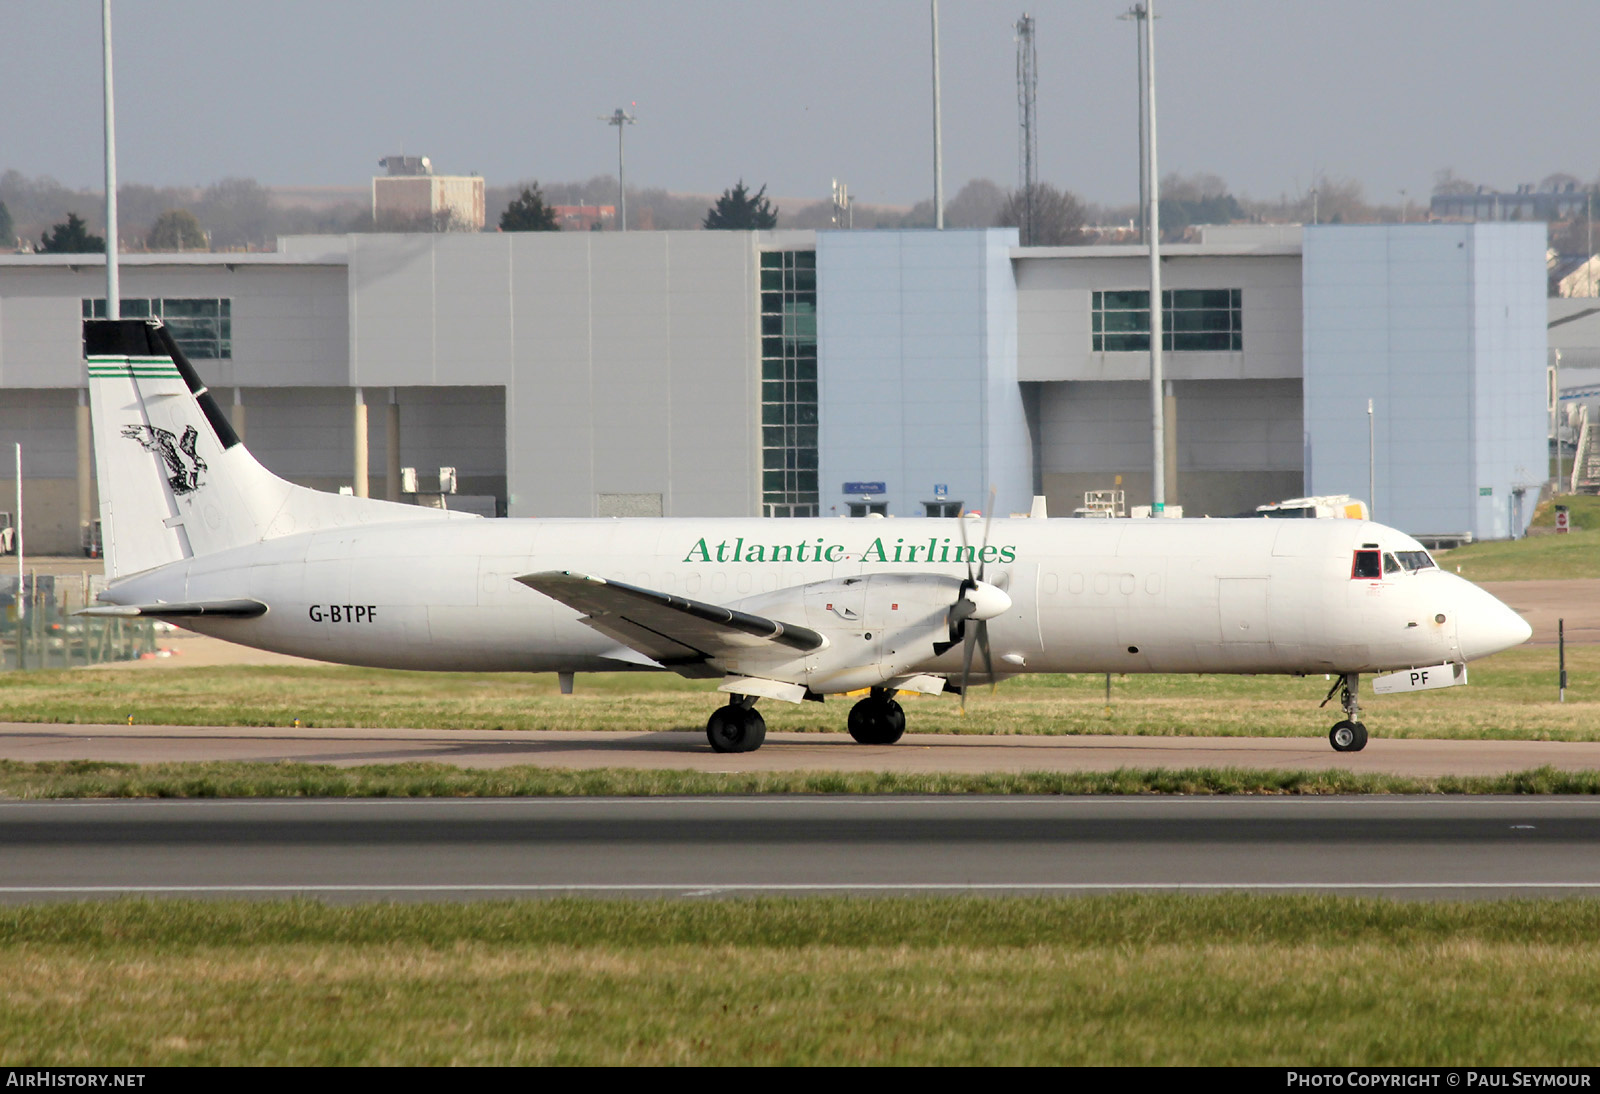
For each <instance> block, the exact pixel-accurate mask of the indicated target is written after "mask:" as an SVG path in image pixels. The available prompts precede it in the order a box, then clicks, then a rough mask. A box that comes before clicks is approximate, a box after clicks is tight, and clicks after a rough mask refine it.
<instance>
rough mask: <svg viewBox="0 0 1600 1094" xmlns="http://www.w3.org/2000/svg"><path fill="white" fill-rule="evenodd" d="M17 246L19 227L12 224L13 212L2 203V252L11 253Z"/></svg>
mask: <svg viewBox="0 0 1600 1094" xmlns="http://www.w3.org/2000/svg"><path fill="white" fill-rule="evenodd" d="M16 245H17V226H16V225H15V224H14V223H12V220H11V210H10V209H7V208H6V203H5V202H3V201H0V251H9V250H11V249H12V248H14V247H15V246H16Z"/></svg>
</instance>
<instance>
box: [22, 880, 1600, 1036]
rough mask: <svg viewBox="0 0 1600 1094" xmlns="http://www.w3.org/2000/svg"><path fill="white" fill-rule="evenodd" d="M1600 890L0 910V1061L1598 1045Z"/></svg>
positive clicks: (165, 904)
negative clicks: (1410, 900) (1544, 895)
mask: <svg viewBox="0 0 1600 1094" xmlns="http://www.w3.org/2000/svg"><path fill="white" fill-rule="evenodd" d="M1597 939H1600V902H1595V901H1568V902H1557V901H1544V902H1498V903H1476V904H1443V903H1417V904H1403V903H1398V902H1382V901H1363V900H1351V899H1337V898H1323V897H1296V896H1277V897H1253V896H1238V895H1227V896H1211V897H1175V896H1151V895H1141V896H1116V897H1103V898H1085V899H1072V900H1034V899H1007V900H990V899H972V898H966V899H962V898H950V899H917V900H865V899H854V900H852V899H818V900H804V901H801V900H750V901H744V900H729V901H714V902H706V903H695V902H687V901H677V902H646V901H639V902H631V901H617V902H605V901H577V900H563V901H550V902H521V903H492V904H490V903H483V904H467V905H442V904H441V905H435V904H408V905H366V906H353V907H329V906H324V905H319V904H311V903H296V902H285V903H275V904H259V905H251V904H241V903H202V902H177V901H174V902H161V903H156V902H149V903H146V902H135V901H125V902H116V903H110V904H74V905H47V906H35V907H25V908H10V909H3V910H0V978H3V980H4V982H5V984H6V991H5V992H4V993H0V1058H3V1059H5V1060H7V1061H12V1062H21V1061H25V1062H26V1063H28V1064H29V1065H50V1064H64V1065H71V1064H78V1065H85V1064H98V1065H105V1064H117V1065H124V1066H130V1065H131V1066H140V1065H163V1064H167V1065H173V1064H176V1065H184V1064H210V1065H219V1064H220V1065H238V1064H334V1065H368V1066H371V1065H386V1064H595V1063H599V1064H739V1063H757V1064H763V1063H766V1064H865V1063H900V1064H1039V1063H1053V1064H1119V1063H1148V1064H1289V1063H1296V1064H1326V1065H1350V1064H1374V1065H1383V1064H1407V1065H1429V1064H1451V1063H1457V1064H1459V1063H1475V1064H1519V1065H1539V1064H1579V1065H1588V1064H1592V1063H1593V1061H1594V1060H1595V1058H1596V1057H1597V1055H1600V941H1597Z"/></svg>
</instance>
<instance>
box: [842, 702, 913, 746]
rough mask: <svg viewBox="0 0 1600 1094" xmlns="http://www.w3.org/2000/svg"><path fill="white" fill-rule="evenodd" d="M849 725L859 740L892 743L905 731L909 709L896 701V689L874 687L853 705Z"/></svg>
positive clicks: (867, 743)
mask: <svg viewBox="0 0 1600 1094" xmlns="http://www.w3.org/2000/svg"><path fill="white" fill-rule="evenodd" d="M849 727H850V736H852V737H854V738H855V739H856V743H857V744H863V745H892V744H894V743H895V742H896V741H898V740H899V739H900V737H901V735H902V734H904V733H905V731H906V712H905V711H903V710H901V709H900V704H899V703H897V702H895V701H894V692H892V691H890V690H889V689H888V688H873V689H872V694H871V695H869V696H867V697H866V698H865V699H863V700H861V701H860V702H859V703H857V704H856V705H855V706H853V707H851V708H850V721H849Z"/></svg>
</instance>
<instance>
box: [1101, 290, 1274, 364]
mask: <svg viewBox="0 0 1600 1094" xmlns="http://www.w3.org/2000/svg"><path fill="white" fill-rule="evenodd" d="M1242 295H1243V294H1242V293H1241V291H1240V290H1239V289H1164V290H1163V291H1162V293H1161V301H1162V308H1161V324H1162V325H1161V348H1162V349H1165V350H1170V351H1172V352H1174V353H1184V352H1195V351H1205V350H1211V351H1216V350H1235V351H1236V350H1241V349H1243V348H1244V323H1243V320H1242V317H1241V308H1240V304H1239V301H1240V297H1241V296H1242ZM1091 307H1092V319H1093V322H1092V330H1093V332H1094V333H1093V338H1094V349H1095V351H1096V352H1110V353H1116V352H1126V351H1142V352H1149V350H1150V291H1149V290H1148V289H1137V290H1135V289H1129V290H1124V291H1121V292H1097V293H1094V294H1093V304H1092V305H1091Z"/></svg>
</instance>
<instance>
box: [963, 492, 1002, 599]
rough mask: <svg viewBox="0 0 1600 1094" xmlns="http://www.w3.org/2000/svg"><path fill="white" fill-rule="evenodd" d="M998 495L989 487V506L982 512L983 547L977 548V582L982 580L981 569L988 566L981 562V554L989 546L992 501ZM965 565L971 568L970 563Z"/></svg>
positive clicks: (992, 518)
mask: <svg viewBox="0 0 1600 1094" xmlns="http://www.w3.org/2000/svg"><path fill="white" fill-rule="evenodd" d="M998 493H999V489H998V488H997V487H994V486H990V487H989V504H988V505H986V506H984V510H983V546H981V547H979V548H978V580H979V581H982V580H983V568H984V567H985V566H987V565H988V563H986V562H985V561H984V560H983V552H984V549H985V548H986V547H988V546H989V525H990V524H991V523H993V521H994V499H995V497H996V496H997V495H998ZM967 565H968V567H969V568H970V567H971V563H968V564H967Z"/></svg>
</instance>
